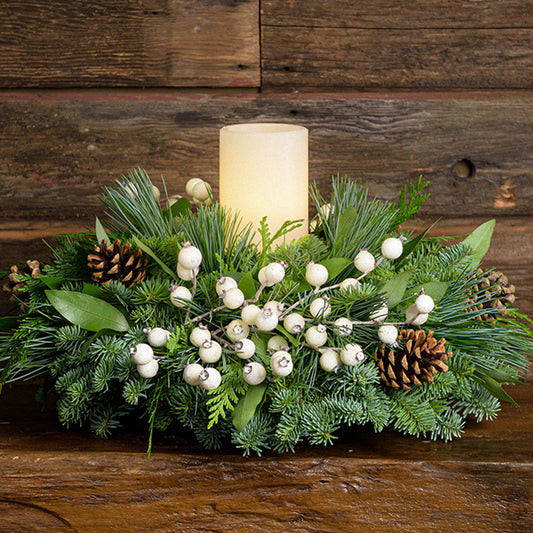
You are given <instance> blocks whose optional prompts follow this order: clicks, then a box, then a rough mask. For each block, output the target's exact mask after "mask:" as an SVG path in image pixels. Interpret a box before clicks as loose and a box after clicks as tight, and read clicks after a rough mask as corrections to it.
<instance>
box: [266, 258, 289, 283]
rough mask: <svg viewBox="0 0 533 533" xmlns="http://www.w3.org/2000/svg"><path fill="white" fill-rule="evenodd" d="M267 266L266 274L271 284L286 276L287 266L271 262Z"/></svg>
mask: <svg viewBox="0 0 533 533" xmlns="http://www.w3.org/2000/svg"><path fill="white" fill-rule="evenodd" d="M265 268H266V271H265V276H266V279H267V282H268V283H269V286H272V285H275V284H276V283H279V282H280V281H281V280H282V279H283V278H284V277H285V268H284V267H283V265H282V264H281V263H270V264H268V265H267V266H266V267H265Z"/></svg>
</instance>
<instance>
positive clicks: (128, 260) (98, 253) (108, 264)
mask: <svg viewBox="0 0 533 533" xmlns="http://www.w3.org/2000/svg"><path fill="white" fill-rule="evenodd" d="M131 248H132V245H131V243H129V242H126V243H124V244H122V243H121V242H120V240H116V241H115V242H112V243H111V244H107V239H104V240H103V241H102V242H101V243H100V244H97V245H95V247H94V252H95V253H92V254H89V255H88V256H87V264H88V266H89V267H91V268H92V269H93V270H94V272H93V275H92V277H91V279H92V280H93V281H96V282H97V283H99V284H100V285H105V284H106V283H109V282H110V281H112V280H117V281H120V282H121V283H123V284H124V285H125V286H126V287H131V286H132V285H134V284H135V283H138V282H139V281H143V280H144V279H145V278H146V264H147V263H148V261H147V260H146V259H144V258H143V257H142V255H143V253H142V250H141V249H140V248H137V249H135V250H132V249H131Z"/></svg>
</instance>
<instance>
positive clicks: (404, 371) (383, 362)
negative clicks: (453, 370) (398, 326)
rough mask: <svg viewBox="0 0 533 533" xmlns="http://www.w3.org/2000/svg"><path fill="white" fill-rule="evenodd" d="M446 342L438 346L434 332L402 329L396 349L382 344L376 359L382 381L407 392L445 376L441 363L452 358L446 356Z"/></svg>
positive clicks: (448, 355)
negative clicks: (441, 373)
mask: <svg viewBox="0 0 533 533" xmlns="http://www.w3.org/2000/svg"><path fill="white" fill-rule="evenodd" d="M445 343H446V339H444V338H442V339H440V341H439V342H437V341H436V340H435V339H434V338H433V331H428V332H427V334H426V332H425V331H424V330H414V329H407V330H405V329H402V330H401V331H400V334H399V336H398V346H397V347H394V348H393V347H391V346H390V345H386V344H381V346H380V347H379V350H378V353H377V354H376V359H377V362H378V366H379V371H380V372H379V373H380V375H381V379H382V380H383V381H384V382H385V383H386V384H387V385H389V386H390V387H393V388H395V389H404V390H409V389H410V388H411V387H412V386H413V385H416V386H420V385H422V381H428V382H430V383H431V382H432V381H433V379H434V378H433V376H434V375H435V374H438V373H439V372H447V371H448V365H447V364H446V363H445V362H444V361H447V360H448V358H449V357H451V356H452V355H453V353H452V352H446V348H445V346H444V345H445Z"/></svg>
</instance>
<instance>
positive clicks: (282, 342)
mask: <svg viewBox="0 0 533 533" xmlns="http://www.w3.org/2000/svg"><path fill="white" fill-rule="evenodd" d="M288 347H289V343H288V342H287V339H285V338H284V337H282V336H281V335H274V336H273V337H270V339H268V342H267V349H268V350H269V351H271V352H278V351H279V350H282V349H287V348H288Z"/></svg>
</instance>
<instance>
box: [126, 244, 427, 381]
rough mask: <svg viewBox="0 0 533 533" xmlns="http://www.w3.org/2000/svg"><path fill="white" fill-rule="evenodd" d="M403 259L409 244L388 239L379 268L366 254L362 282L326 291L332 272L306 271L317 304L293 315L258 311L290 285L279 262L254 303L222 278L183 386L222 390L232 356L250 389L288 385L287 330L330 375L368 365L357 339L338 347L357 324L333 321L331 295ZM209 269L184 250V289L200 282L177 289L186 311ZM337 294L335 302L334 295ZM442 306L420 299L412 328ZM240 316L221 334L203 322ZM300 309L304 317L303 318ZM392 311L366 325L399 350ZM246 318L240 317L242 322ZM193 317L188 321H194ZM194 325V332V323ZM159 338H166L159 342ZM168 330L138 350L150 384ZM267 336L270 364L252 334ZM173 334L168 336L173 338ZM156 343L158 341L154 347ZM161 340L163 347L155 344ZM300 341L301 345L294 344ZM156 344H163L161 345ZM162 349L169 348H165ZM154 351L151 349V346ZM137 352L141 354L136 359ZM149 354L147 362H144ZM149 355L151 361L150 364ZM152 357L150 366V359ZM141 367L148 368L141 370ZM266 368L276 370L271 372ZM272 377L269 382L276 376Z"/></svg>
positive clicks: (194, 333)
mask: <svg viewBox="0 0 533 533" xmlns="http://www.w3.org/2000/svg"><path fill="white" fill-rule="evenodd" d="M402 252H403V238H388V239H385V240H384V241H383V243H382V246H381V255H382V257H381V258H380V259H379V260H378V261H376V259H375V258H374V256H373V255H372V254H371V253H370V252H369V251H368V250H365V249H362V250H360V251H359V252H358V253H357V255H356V256H355V258H354V260H353V263H354V266H355V267H356V268H357V270H359V272H361V275H360V276H359V277H358V278H346V279H344V280H343V281H342V282H340V283H338V284H336V285H330V286H326V285H327V282H328V279H329V277H330V274H329V272H328V269H327V267H326V266H325V265H323V264H320V263H314V262H312V261H310V262H308V263H307V265H306V269H305V279H306V281H307V282H308V283H309V284H310V285H311V286H312V287H313V298H312V299H311V300H309V299H307V298H302V299H300V300H298V301H297V302H295V303H292V304H291V305H289V304H288V303H287V305H288V307H286V306H285V303H283V302H278V301H276V300H274V299H271V300H268V301H267V302H266V303H264V304H263V305H258V303H257V302H258V300H259V297H260V295H261V294H262V292H263V291H264V290H265V289H268V288H272V287H274V286H275V285H276V284H278V283H280V282H281V281H282V280H283V279H284V277H285V272H286V269H287V265H286V264H284V263H283V262H272V263H269V264H267V265H265V266H264V267H262V268H261V269H260V270H259V272H258V276H257V278H258V281H259V289H258V291H257V293H256V295H255V297H254V298H252V299H249V300H246V298H245V295H244V293H243V291H242V290H241V289H240V288H239V286H238V283H237V281H236V280H235V279H234V278H232V277H230V276H222V277H220V278H219V279H218V280H217V281H216V284H215V291H216V293H217V295H218V296H219V298H220V299H221V302H222V305H221V306H219V307H217V308H216V309H213V310H212V311H210V312H207V313H205V314H203V315H201V316H197V317H193V318H191V319H190V323H193V324H194V327H193V328H192V329H191V330H190V332H189V338H188V341H189V343H190V344H191V345H192V346H194V347H195V348H196V349H197V352H196V354H197V357H196V359H193V361H194V362H190V363H189V364H187V365H186V366H185V368H184V370H183V379H184V380H185V382H186V383H187V384H189V385H192V386H196V385H199V386H201V387H203V388H204V389H206V390H214V389H216V388H217V387H219V386H220V384H221V379H222V378H221V374H220V372H219V371H218V370H217V369H216V368H215V367H214V366H213V365H216V364H217V363H218V362H219V361H220V360H221V359H222V357H223V355H224V354H226V355H233V356H235V357H238V358H239V359H242V360H243V367H242V377H243V380H244V381H245V382H246V383H248V384H250V385H258V384H260V383H262V382H263V381H264V380H266V379H271V380H272V379H275V378H277V377H285V376H288V375H290V374H291V372H292V371H293V369H294V362H293V358H292V357H293V356H292V354H291V342H289V341H288V340H287V339H286V338H285V337H283V336H282V335H279V334H277V333H276V332H275V330H276V329H279V327H282V328H283V329H284V330H285V331H286V332H287V333H288V334H289V336H291V339H292V342H296V341H297V342H300V343H303V344H305V346H307V347H308V348H311V349H312V350H315V351H316V353H317V358H318V363H319V365H320V367H321V368H322V369H323V370H325V371H326V372H337V371H338V370H339V369H340V368H341V367H342V365H346V366H356V365H358V364H359V363H361V362H362V361H364V360H365V359H366V355H365V353H364V350H363V348H362V347H361V345H360V344H358V343H357V342H355V341H353V340H352V339H346V340H345V341H344V342H341V345H340V346H334V345H332V344H335V341H336V340H337V341H341V339H342V338H343V337H348V336H350V335H351V334H352V331H353V325H354V322H353V321H352V320H350V319H349V318H348V317H340V318H337V319H336V320H334V321H331V320H328V318H327V317H328V316H329V315H330V313H331V311H332V309H331V304H330V298H331V291H333V290H335V289H338V290H339V291H340V292H341V293H346V292H347V291H353V290H356V291H361V290H362V288H363V286H362V283H361V280H362V279H363V278H364V277H365V276H367V275H368V274H369V273H370V272H372V271H373V270H374V269H376V268H377V267H378V265H379V264H380V263H381V261H383V259H389V260H394V259H397V258H399V257H400V256H401V255H402ZM201 263H202V254H201V252H200V250H199V249H198V248H196V247H195V246H193V245H191V243H190V242H186V243H184V244H183V246H182V248H181V249H180V251H179V254H178V264H177V274H178V277H179V278H180V279H181V280H183V281H192V282H193V290H192V291H191V290H189V289H188V288H187V287H185V286H183V285H173V286H172V287H171V293H170V299H171V302H172V303H173V304H174V305H175V306H177V307H186V306H187V301H190V300H193V298H194V291H195V288H196V277H197V275H198V272H199V269H200V265H201ZM328 292H329V294H328ZM433 306H434V303H433V300H432V299H431V297H430V296H428V295H426V294H424V293H423V292H422V293H420V294H419V295H417V299H416V301H415V302H414V303H413V305H411V306H410V307H409V308H408V309H407V312H406V314H407V317H406V323H411V324H420V323H423V322H424V321H425V320H427V316H428V313H430V312H431V310H432V309H433ZM224 308H225V309H230V310H232V311H240V313H239V315H240V317H239V318H233V319H232V320H230V321H229V322H228V323H227V324H224V325H222V326H221V327H218V328H217V327H216V326H214V325H212V324H210V325H209V326H208V325H205V324H203V323H202V322H201V320H202V319H203V318H204V317H206V316H210V317H212V316H213V314H214V313H215V312H216V311H219V310H221V309H224ZM297 309H298V311H297ZM388 313H389V309H388V307H387V305H386V304H382V305H381V306H380V307H378V308H377V309H375V310H373V311H372V312H371V313H370V316H369V319H370V320H369V321H368V322H362V323H361V322H359V324H373V323H374V324H376V325H379V328H378V329H377V337H378V338H379V340H380V341H381V342H383V343H387V344H390V345H393V346H394V345H395V344H396V341H397V338H398V329H397V328H396V326H395V325H394V324H391V323H386V322H385V320H386V319H387V316H388ZM239 315H238V316H239ZM187 317H188V313H187ZM188 320H189V319H188V318H187V319H186V324H187V323H188ZM156 331H158V332H159V331H160V332H159V333H158V334H157V335H156V334H155V332H156ZM164 331H165V330H161V329H160V328H155V329H154V330H151V331H150V332H149V333H148V343H149V344H148V345H147V344H139V345H137V346H135V347H134V348H132V357H133V358H134V361H135V362H137V364H138V365H140V366H139V373H140V374H141V375H143V376H145V377H152V376H153V375H155V373H157V367H156V368H155V372H154V371H153V370H152V376H151V375H150V372H148V370H149V369H148V367H147V368H144V367H143V365H146V364H148V363H150V361H153V363H150V364H151V365H152V366H156V365H157V361H156V360H155V359H154V357H153V351H152V349H151V346H154V347H159V346H163V345H164V343H165V342H166V339H168V336H167V337H166V338H165V340H163V337H164V335H163V333H161V332H164ZM254 332H259V333H262V334H270V336H269V338H268V342H267V354H266V355H268V358H269V359H268V364H266V360H265V358H264V355H265V354H261V353H257V346H256V344H255V343H254V341H253V340H252V339H253V337H252V334H253V333H254ZM166 333H168V332H166ZM151 335H152V337H153V339H152V340H150V338H151V337H150V336H151ZM156 337H157V340H154V339H155V338H156ZM295 338H296V341H295V340H294V339H295ZM154 343H155V344H154ZM158 343H162V344H158ZM150 345H151V346H150ZM134 351H135V353H134ZM141 354H142V355H141ZM148 355H149V356H148ZM143 356H144V358H143ZM138 361H140V362H138ZM265 364H266V366H267V367H268V366H269V367H270V371H269V372H268V371H267V368H265ZM269 374H270V375H271V376H272V377H268V375H269Z"/></svg>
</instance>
